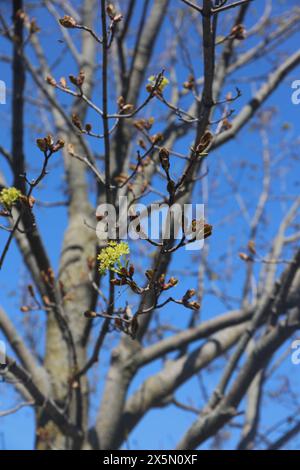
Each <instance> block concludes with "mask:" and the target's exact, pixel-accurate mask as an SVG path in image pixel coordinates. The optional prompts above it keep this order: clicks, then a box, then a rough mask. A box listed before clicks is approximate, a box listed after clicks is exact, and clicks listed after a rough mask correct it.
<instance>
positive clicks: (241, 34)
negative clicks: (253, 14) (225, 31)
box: [231, 24, 246, 41]
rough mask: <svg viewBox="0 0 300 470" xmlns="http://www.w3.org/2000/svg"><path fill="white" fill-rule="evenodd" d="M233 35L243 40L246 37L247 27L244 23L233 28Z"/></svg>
mask: <svg viewBox="0 0 300 470" xmlns="http://www.w3.org/2000/svg"><path fill="white" fill-rule="evenodd" d="M231 35H232V36H234V37H235V39H239V40H240V41H242V40H243V39H246V29H245V27H244V26H243V25H242V24H237V25H236V26H234V27H233V28H232V30H231Z"/></svg>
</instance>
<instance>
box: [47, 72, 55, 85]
mask: <svg viewBox="0 0 300 470" xmlns="http://www.w3.org/2000/svg"><path fill="white" fill-rule="evenodd" d="M46 82H47V83H48V84H49V85H51V86H55V85H56V80H55V78H53V77H51V75H48V76H47V77H46Z"/></svg>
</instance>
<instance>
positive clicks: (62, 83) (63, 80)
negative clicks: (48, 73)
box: [59, 77, 67, 88]
mask: <svg viewBox="0 0 300 470" xmlns="http://www.w3.org/2000/svg"><path fill="white" fill-rule="evenodd" d="M59 84H60V85H61V86H62V87H63V88H67V80H66V79H65V77H61V79H60V80H59Z"/></svg>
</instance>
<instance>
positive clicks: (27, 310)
mask: <svg viewBox="0 0 300 470" xmlns="http://www.w3.org/2000/svg"><path fill="white" fill-rule="evenodd" d="M20 310H21V312H23V313H27V312H29V311H30V309H29V307H26V305H23V306H22V307H21V308H20Z"/></svg>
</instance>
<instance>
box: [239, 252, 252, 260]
mask: <svg viewBox="0 0 300 470" xmlns="http://www.w3.org/2000/svg"><path fill="white" fill-rule="evenodd" d="M239 257H240V259H241V260H242V261H246V262H248V261H252V258H251V256H249V255H247V254H246V253H239Z"/></svg>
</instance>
